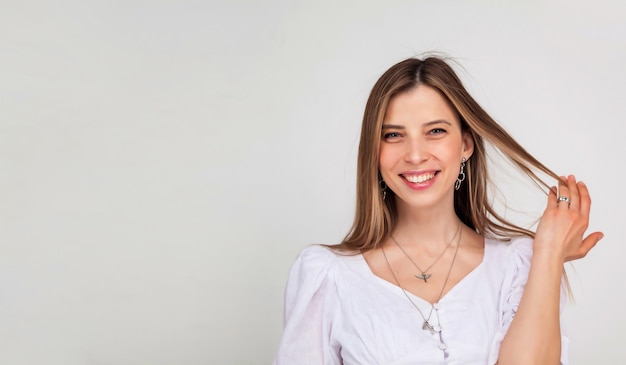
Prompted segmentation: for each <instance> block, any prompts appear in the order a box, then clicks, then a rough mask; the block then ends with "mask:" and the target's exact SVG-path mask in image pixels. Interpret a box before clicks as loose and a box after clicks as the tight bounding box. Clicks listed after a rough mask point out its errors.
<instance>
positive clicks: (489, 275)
mask: <svg viewBox="0 0 626 365" xmlns="http://www.w3.org/2000/svg"><path fill="white" fill-rule="evenodd" d="M485 142H489V143H491V144H492V145H493V146H495V147H496V148H498V149H499V150H500V151H501V152H502V153H503V154H504V155H505V156H507V157H508V158H509V159H510V160H511V161H512V162H513V164H514V165H515V166H516V167H517V168H519V169H520V170H521V171H522V172H524V173H525V174H527V175H528V176H529V177H530V178H531V179H533V180H534V181H536V182H537V183H538V184H540V186H545V187H546V188H547V189H548V197H547V207H546V209H545V212H544V213H543V215H542V217H541V220H540V221H539V224H538V226H537V231H536V232H531V231H528V230H526V229H524V228H521V227H519V226H517V225H515V224H513V223H510V222H508V221H507V220H506V219H504V218H503V217H501V216H500V215H498V214H497V213H496V212H495V211H494V210H493V208H492V207H491V206H490V204H489V197H488V196H487V182H488V181H489V180H488V173H487V161H486V152H485ZM535 172H543V173H545V174H547V175H549V176H551V177H553V178H554V179H555V181H557V182H558V188H557V187H551V188H549V185H547V184H546V183H544V182H543V181H542V180H541V179H540V178H539V177H538V176H537V175H536V174H535ZM590 203H591V202H590V198H589V193H588V190H587V188H586V186H585V185H584V184H583V183H582V182H580V181H578V182H577V181H576V179H575V178H574V176H568V177H559V176H558V175H556V174H555V173H553V172H552V171H551V170H549V169H548V168H547V167H545V166H544V165H543V164H542V163H541V162H539V161H537V160H536V159H535V158H534V157H533V156H532V155H530V154H529V153H528V152H526V151H525V150H524V149H523V148H522V147H521V146H520V145H519V144H518V143H517V142H515V140H513V138H511V136H509V135H508V134H507V133H506V132H505V131H504V130H503V129H502V128H501V127H500V126H499V125H498V124H497V123H496V122H495V121H494V120H493V119H492V118H491V117H489V115H487V113H486V112H485V111H484V110H483V109H482V108H481V107H480V106H479V105H478V104H477V103H476V101H474V99H472V97H471V96H470V95H469V94H468V93H467V91H466V90H465V88H464V87H463V85H462V84H461V81H460V80H459V79H458V77H457V76H456V75H455V73H454V71H453V70H452V68H451V67H450V66H449V65H448V64H446V63H445V62H444V61H443V60H442V59H439V58H435V57H429V58H426V59H424V60H420V59H407V60H405V61H402V62H400V63H398V64H396V65H394V66H392V67H391V68H390V69H389V70H388V71H387V72H385V73H384V74H383V75H382V76H381V78H380V79H379V80H378V82H377V83H376V85H375V86H374V88H373V90H372V92H371V94H370V97H369V99H368V102H367V106H366V109H365V115H364V118H363V125H362V130H361V140H360V145H359V156H358V171H357V208H356V217H355V221H354V224H353V226H352V229H351V230H350V232H349V233H348V235H347V236H346V238H345V239H344V240H343V242H341V243H340V244H338V245H334V246H327V247H326V246H311V247H308V248H306V249H305V250H304V251H303V252H302V253H301V254H300V256H299V257H298V259H297V260H296V263H295V264H294V266H293V267H292V270H291V274H290V277H289V282H288V284H287V290H286V298H285V304H286V305H285V329H284V334H283V339H282V342H281V345H280V349H279V351H278V354H277V356H276V359H275V362H274V363H275V364H276V365H295V364H298V365H303V364H345V365H348V364H350V365H352V364H367V365H373V364H389V365H391V364H394V365H399V364H496V363H498V364H500V365H504V364H525V365H528V364H542V365H543V364H558V363H559V361H560V363H563V364H567V363H568V360H567V338H566V337H565V336H564V334H563V333H562V332H561V325H560V311H561V309H562V304H563V300H564V294H563V293H564V286H565V287H566V285H565V284H564V282H565V280H563V264H564V262H566V261H569V260H573V259H577V258H581V257H584V256H585V255H586V254H587V253H588V252H589V250H590V249H591V248H593V246H594V245H595V244H596V243H597V242H598V241H599V240H600V239H601V238H602V233H600V232H595V233H592V234H590V235H588V236H587V237H585V238H584V239H583V235H584V233H585V230H586V228H587V224H588V221H589V208H590Z"/></svg>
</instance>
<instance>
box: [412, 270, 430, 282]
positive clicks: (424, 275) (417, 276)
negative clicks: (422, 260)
mask: <svg viewBox="0 0 626 365" xmlns="http://www.w3.org/2000/svg"><path fill="white" fill-rule="evenodd" d="M431 276H432V275H431V274H427V273H425V272H423V273H422V275H415V277H416V278H418V279H420V280H424V282H425V283H427V282H428V279H430V277H431Z"/></svg>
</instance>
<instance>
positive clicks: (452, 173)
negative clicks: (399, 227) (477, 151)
mask: <svg viewBox="0 0 626 365" xmlns="http://www.w3.org/2000/svg"><path fill="white" fill-rule="evenodd" d="M473 148H474V144H473V142H472V139H471V137H469V136H468V135H463V133H462V131H461V123H460V121H459V118H458V116H457V113H456V111H455V110H454V109H453V108H452V106H451V105H450V103H449V102H448V101H447V100H446V99H445V98H444V97H443V96H442V95H441V94H440V93H439V91H437V90H436V89H434V88H432V87H430V86H425V85H420V86H418V87H416V88H413V89H411V90H409V91H407V92H404V93H401V94H398V95H396V96H394V97H393V98H392V99H391V101H390V102H389V105H388V108H387V111H386V114H385V119H384V121H383V128H382V135H381V142H380V161H379V169H380V173H381V175H382V177H383V180H384V181H385V183H386V184H387V186H388V187H389V188H390V189H391V190H392V191H393V192H394V193H395V195H396V203H397V204H398V208H400V209H402V208H445V207H446V205H449V207H450V208H452V207H453V203H454V182H455V181H456V179H457V177H458V175H459V169H460V165H461V159H462V158H463V157H465V158H467V159H469V156H470V155H471V154H472V151H473Z"/></svg>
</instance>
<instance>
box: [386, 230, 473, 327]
mask: <svg viewBox="0 0 626 365" xmlns="http://www.w3.org/2000/svg"><path fill="white" fill-rule="evenodd" d="M459 227H460V226H459ZM458 232H460V230H459V231H457V234H458V236H459V239H458V241H457V245H456V249H455V250H454V256H453V257H452V261H451V262H450V268H449V269H448V273H447V274H446V279H445V280H444V282H443V286H442V287H441V290H440V291H439V295H438V296H437V300H436V301H435V304H436V303H439V301H440V300H441V297H442V296H443V292H444V290H445V289H446V286H447V285H448V279H449V278H450V273H451V272H452V267H453V266H454V261H455V260H456V255H457V253H458V252H459V247H460V246H461V234H459V233H458ZM457 234H455V235H454V236H455V237H456V236H457ZM381 249H382V251H383V256H385V261H387V267H389V271H391V274H392V275H393V278H394V280H395V281H396V284H398V287H400V289H402V292H403V293H404V296H405V297H406V298H407V299H408V300H409V302H411V304H412V305H413V307H415V309H417V311H418V312H419V314H420V316H421V317H422V319H423V320H424V323H423V324H422V329H423V330H425V331H430V334H431V335H434V334H435V331H437V332H439V331H441V329H440V328H439V326H438V327H437V328H435V326H433V325H431V324H430V317H431V316H432V315H433V310H434V309H435V304H431V305H430V312H429V313H428V317H426V316H424V313H422V311H421V310H420V309H419V307H418V306H417V304H415V302H413V299H411V297H410V296H409V294H408V293H407V292H406V290H405V289H404V287H402V284H400V280H398V276H397V275H396V272H395V271H393V268H392V267H391V263H390V262H389V259H388V258H387V254H386V253H385V249H384V248H383V247H381Z"/></svg>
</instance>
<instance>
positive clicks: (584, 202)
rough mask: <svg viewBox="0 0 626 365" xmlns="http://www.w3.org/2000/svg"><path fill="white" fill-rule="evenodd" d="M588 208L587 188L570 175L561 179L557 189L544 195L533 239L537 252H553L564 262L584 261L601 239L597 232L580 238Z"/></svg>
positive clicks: (552, 189) (585, 226)
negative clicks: (580, 259) (545, 201)
mask: <svg viewBox="0 0 626 365" xmlns="http://www.w3.org/2000/svg"><path fill="white" fill-rule="evenodd" d="M590 208H591V198H590V196H589V190H587V186H586V185H585V184H584V183H583V182H577V181H576V178H575V177H574V176H573V175H570V176H568V177H561V179H559V181H558V188H556V187H552V188H551V189H550V191H549V192H548V202H547V207H546V211H545V213H544V215H543V216H542V219H541V221H540V222H539V223H540V224H539V226H538V227H537V228H538V229H537V235H536V236H535V241H536V243H537V245H538V246H537V249H539V248H541V249H549V250H553V249H556V250H558V251H560V252H561V254H562V255H563V256H562V257H563V258H564V260H565V261H571V260H576V259H579V258H582V257H585V256H586V255H587V253H588V252H589V251H590V250H591V249H593V247H594V246H595V245H596V244H597V243H598V241H599V240H600V239H602V237H603V234H602V233H601V232H594V233H591V234H589V235H588V236H587V237H585V236H584V234H585V231H586V230H587V227H588V225H589V211H590ZM583 238H584V239H583Z"/></svg>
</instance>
